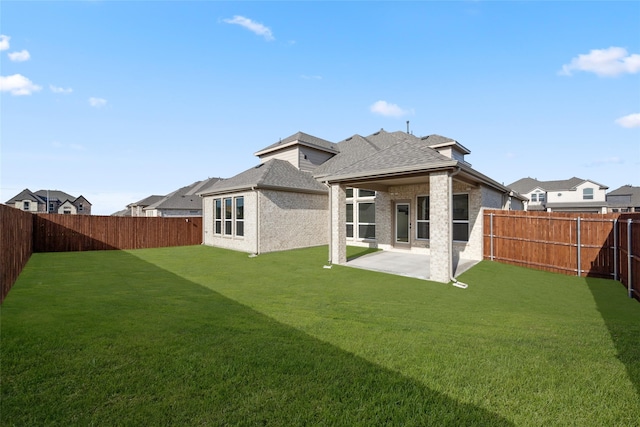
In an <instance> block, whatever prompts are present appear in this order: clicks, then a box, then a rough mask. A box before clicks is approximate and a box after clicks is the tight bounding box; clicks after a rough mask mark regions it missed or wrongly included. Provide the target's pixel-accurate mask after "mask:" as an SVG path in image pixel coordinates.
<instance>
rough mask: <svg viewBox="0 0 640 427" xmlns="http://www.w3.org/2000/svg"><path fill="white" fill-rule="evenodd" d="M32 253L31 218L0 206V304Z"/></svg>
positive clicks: (17, 210) (26, 214) (25, 213)
mask: <svg viewBox="0 0 640 427" xmlns="http://www.w3.org/2000/svg"><path fill="white" fill-rule="evenodd" d="M32 253H33V216H32V215H31V214H30V213H29V212H24V211H21V210H19V209H14V208H11V207H9V206H6V205H0V302H2V301H4V297H5V296H7V294H8V293H9V290H10V289H11V287H12V286H13V284H14V283H15V281H16V279H17V278H18V276H19V275H20V272H21V271H22V269H23V268H24V266H25V265H26V264H27V261H29V258H30V257H31V254H32Z"/></svg>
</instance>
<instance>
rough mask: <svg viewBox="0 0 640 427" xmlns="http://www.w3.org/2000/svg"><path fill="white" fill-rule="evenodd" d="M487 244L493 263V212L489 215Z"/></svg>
mask: <svg viewBox="0 0 640 427" xmlns="http://www.w3.org/2000/svg"><path fill="white" fill-rule="evenodd" d="M489 242H491V258H490V259H491V261H493V212H491V213H490V214H489Z"/></svg>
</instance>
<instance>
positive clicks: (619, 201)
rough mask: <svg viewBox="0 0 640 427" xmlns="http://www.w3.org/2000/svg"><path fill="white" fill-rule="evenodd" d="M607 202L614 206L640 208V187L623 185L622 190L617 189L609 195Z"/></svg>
mask: <svg viewBox="0 0 640 427" xmlns="http://www.w3.org/2000/svg"><path fill="white" fill-rule="evenodd" d="M609 196H613V197H609ZM621 196H627V197H621ZM607 202H609V205H612V206H614V205H615V206H618V205H619V206H623V205H624V206H640V187H634V186H632V185H623V186H622V187H620V188H616V189H615V190H613V191H611V192H609V193H607Z"/></svg>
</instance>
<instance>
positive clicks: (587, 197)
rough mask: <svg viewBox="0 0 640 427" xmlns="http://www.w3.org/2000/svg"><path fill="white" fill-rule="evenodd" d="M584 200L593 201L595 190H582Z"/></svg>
mask: <svg viewBox="0 0 640 427" xmlns="http://www.w3.org/2000/svg"><path fill="white" fill-rule="evenodd" d="M582 200H593V188H583V189H582Z"/></svg>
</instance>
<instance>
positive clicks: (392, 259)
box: [344, 251, 479, 280]
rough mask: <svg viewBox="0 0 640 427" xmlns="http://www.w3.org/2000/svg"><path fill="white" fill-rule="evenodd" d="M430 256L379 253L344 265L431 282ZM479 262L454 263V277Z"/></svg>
mask: <svg viewBox="0 0 640 427" xmlns="http://www.w3.org/2000/svg"><path fill="white" fill-rule="evenodd" d="M430 258H431V257H430V255H425V254H416V253H411V252H402V251H378V252H374V253H370V254H367V255H363V256H360V257H355V258H351V259H348V260H347V262H346V263H345V264H344V265H346V266H347V267H355V268H361V269H364V270H372V271H379V272H382V273H388V274H395V275H397V276H405V277H413V278H416V279H422V280H430V279H431V272H430V268H429V267H430V264H431V259H430ZM478 262H479V261H477V260H471V259H460V260H455V259H454V261H453V272H454V273H453V276H454V277H458V276H459V275H460V274H462V273H464V272H465V271H467V270H468V269H470V268H471V267H473V266H474V265H476V264H477V263H478Z"/></svg>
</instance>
